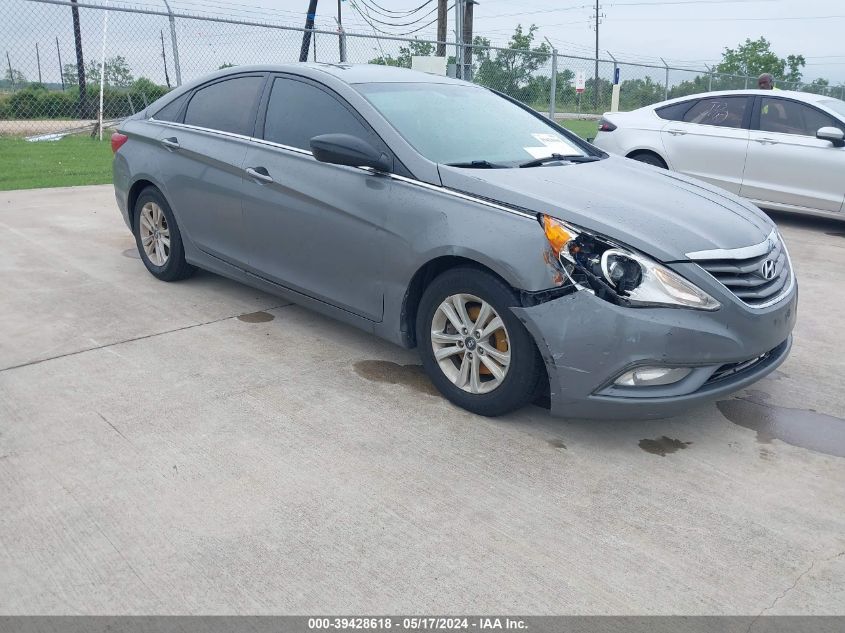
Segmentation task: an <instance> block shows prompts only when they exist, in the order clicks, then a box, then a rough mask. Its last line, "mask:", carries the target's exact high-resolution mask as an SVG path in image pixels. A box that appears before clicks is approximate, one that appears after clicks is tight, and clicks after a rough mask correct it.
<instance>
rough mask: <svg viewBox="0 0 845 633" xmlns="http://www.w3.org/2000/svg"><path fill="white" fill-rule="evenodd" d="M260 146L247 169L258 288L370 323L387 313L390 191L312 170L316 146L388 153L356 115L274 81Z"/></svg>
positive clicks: (322, 168)
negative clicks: (367, 147) (325, 143)
mask: <svg viewBox="0 0 845 633" xmlns="http://www.w3.org/2000/svg"><path fill="white" fill-rule="evenodd" d="M272 81H273V85H272V87H271V90H270V92H269V96H268V97H267V98H266V101H267V103H266V107H264V108H262V110H266V115H265V117H264V125H263V139H264V140H263V141H255V142H253V143H251V145H250V148H249V150H248V151H247V155H246V160H245V162H244V167H245V169H246V170H248V171H245V178H246V181H245V186H244V195H243V207H244V223H245V227H246V231H247V237H248V240H249V247H250V259H249V268H250V269H251V270H252V271H253V272H254V273H255V274H258V275H260V276H262V277H264V278H267V279H269V280H271V281H273V282H275V283H278V284H281V285H283V286H286V287H288V288H291V289H293V290H296V291H298V292H301V293H303V294H306V295H308V296H310V297H313V298H315V299H319V300H321V301H325V302H326V303H329V304H332V305H334V306H337V307H340V308H342V309H345V310H348V311H349V312H352V313H354V314H357V315H359V316H363V317H365V318H368V319H370V320H373V321H380V320H381V318H382V313H383V294H384V293H383V282H382V280H383V279H384V274H383V264H384V255H383V249H382V248H381V247H380V244H381V243H382V241H383V236H384V229H383V226H384V222H385V217H386V214H387V213H389V212H390V210H391V206H392V192H393V186H392V185H393V183H392V181H391V180H390V179H389V178H387V177H385V176H382V175H378V174H375V173H372V172H370V171H367V170H364V169H358V168H355V167H344V166H340V165H330V164H326V163H321V162H318V161H317V160H316V159H315V158H314V157H313V156H312V155H311V151H310V145H309V141H310V139H311V138H312V137H314V136H317V135H320V134H328V133H344V134H352V135H354V136H357V137H359V138H362V139H365V140H367V141H368V142H370V143H372V144H373V145H375V146H377V147H379V148H380V149H383V150H384V151H387V148H386V146H384V144H383V142H382V141H381V139H379V138H378V137H377V136H376V135H375V133H374V132H372V131H371V130H370V128H369V127H368V126H367V125H366V124H365V123H364V122H363V120H362V119H360V117H359V116H358V114H357V113H355V112H354V111H353V110H352V108H351V107H350V106H349V105H348V104H346V103H345V102H344V101H342V100H341V99H340V98H339V97H337V96H336V95H334V94H333V93H331V92H330V91H328V90H327V89H325V88H323V87H321V86H320V85H318V84H316V83H314V82H311V81H309V80H305V79H302V78H295V77H289V76H278V77H276V78H274V79H273V80H272Z"/></svg>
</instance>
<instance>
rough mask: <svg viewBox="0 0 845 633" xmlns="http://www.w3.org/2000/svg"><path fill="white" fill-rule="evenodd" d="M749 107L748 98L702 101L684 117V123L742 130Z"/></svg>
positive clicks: (717, 98)
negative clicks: (746, 110) (746, 109)
mask: <svg viewBox="0 0 845 633" xmlns="http://www.w3.org/2000/svg"><path fill="white" fill-rule="evenodd" d="M747 107H748V99H747V98H746V97H714V98H711V99H702V100H701V101H699V102H698V103H696V104H695V105H694V106H693V107H691V108H690V109H689V110H688V111H687V113H686V114H685V115H684V118H683V120H684V122H686V123H698V124H699V125H716V126H719V127H735V128H741V127H742V121H743V120H744V118H745V108H747Z"/></svg>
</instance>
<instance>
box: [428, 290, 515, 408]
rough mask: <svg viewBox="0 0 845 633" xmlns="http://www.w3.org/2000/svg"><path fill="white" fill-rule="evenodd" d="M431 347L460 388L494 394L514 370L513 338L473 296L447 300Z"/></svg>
mask: <svg viewBox="0 0 845 633" xmlns="http://www.w3.org/2000/svg"><path fill="white" fill-rule="evenodd" d="M431 347H432V350H433V352H434V358H435V359H436V360H437V363H438V365H439V366H440V369H441V371H442V372H443V373H444V374H445V376H446V377H447V378H448V379H449V380H450V381H451V382H452V384H454V385H455V386H456V387H458V388H460V389H462V390H463V391H466V392H469V393H473V394H484V393H490V392H491V391H493V390H494V389H496V388H498V387H499V386H500V385H501V384H502V382H503V381H504V379H505V376H506V375H507V373H508V367H509V366H510V360H511V353H510V337H509V336H508V330H507V328H506V327H505V324H504V322H503V321H502V318H501V317H500V316H499V315H498V313H497V312H496V310H494V309H493V307H492V306H491V305H490V304H489V303H487V302H486V301H483V300H482V299H479V298H478V297H476V296H474V295H470V294H455V295H451V296H449V297H447V298H446V299H445V300H444V301H443V302H442V303H441V304H440V306H439V307H438V308H437V310H436V311H435V312H434V317H433V318H432V322H431Z"/></svg>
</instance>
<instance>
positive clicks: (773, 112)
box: [760, 97, 842, 136]
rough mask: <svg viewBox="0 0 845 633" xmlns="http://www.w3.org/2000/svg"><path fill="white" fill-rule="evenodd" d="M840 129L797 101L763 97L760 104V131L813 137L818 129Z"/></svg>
mask: <svg viewBox="0 0 845 633" xmlns="http://www.w3.org/2000/svg"><path fill="white" fill-rule="evenodd" d="M829 126H833V127H842V126H841V124H839V125H837V123H836V121H835V120H834V119H833V117H831V116H829V115H827V114H825V113H824V112H822V111H820V110H816V109H815V108H811V107H810V106H808V105H805V104H803V103H799V102H798V101H790V100H788V99H771V98H769V97H763V99H762V103H761V104H760V130H761V131H763V132H778V133H780V134H798V135H800V136H815V135H816V132H818V131H819V128H823V127H829Z"/></svg>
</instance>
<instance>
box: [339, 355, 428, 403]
mask: <svg viewBox="0 0 845 633" xmlns="http://www.w3.org/2000/svg"><path fill="white" fill-rule="evenodd" d="M353 369H354V370H355V373H356V374H358V375H359V376H361V378H365V379H366V380H370V381H372V382H383V383H387V384H390V385H405V386H406V387H410V388H411V389H413V390H414V391H419V392H420V393H427V394H429V395H432V396H436V395H439V394H438V392H437V389H436V388H435V387H434V385H433V384H432V383H431V380H429V378H428V376H426V375H425V371H424V370H423V368H422V365H400V364H398V363H393V362H391V361H388V360H361V361H358V362H357V363H355V364H354V365H353Z"/></svg>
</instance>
